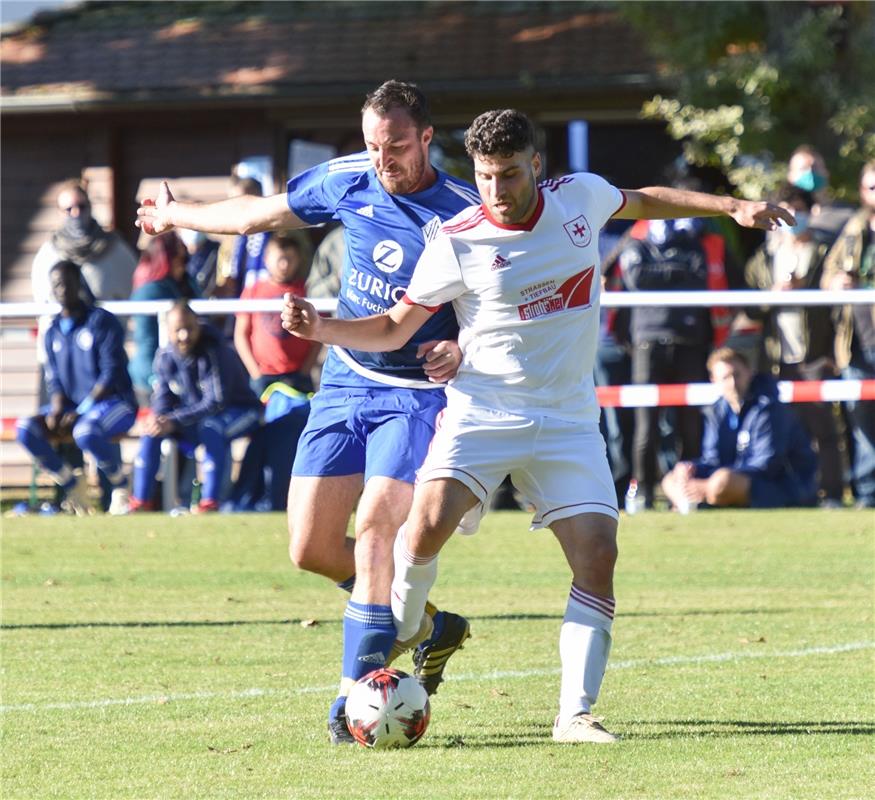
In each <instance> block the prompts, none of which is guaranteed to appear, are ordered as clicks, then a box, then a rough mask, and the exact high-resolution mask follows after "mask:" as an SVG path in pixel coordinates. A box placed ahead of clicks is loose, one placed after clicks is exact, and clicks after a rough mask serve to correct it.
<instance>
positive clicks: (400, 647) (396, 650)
mask: <svg viewBox="0 0 875 800" xmlns="http://www.w3.org/2000/svg"><path fill="white" fill-rule="evenodd" d="M433 631H434V619H432V617H431V615H430V614H428V613H425V614H423V615H422V621H421V622H420V623H419V630H418V631H417V632H416V633H415V634H414V635H413V636H411V637H410V638H409V639H408V640H407V641H406V642H402V641H399V640H398V639H396V640H395V642H394V643H393V644H392V650H391V651H390V652H389V657H388V658H387V659H386V666H387V667H388V666H389V665H390V664H391V663H392V662H393V661H394V660H395V659H396V658H398V656H400V655H402V654H404V653H406V652H407V651H408V650H412V649H413V648H414V647H416V645H418V644H419V643H420V642H424V641H425V640H426V639H428V637H429V636H431V634H432V632H433Z"/></svg>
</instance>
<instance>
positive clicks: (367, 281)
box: [286, 152, 480, 389]
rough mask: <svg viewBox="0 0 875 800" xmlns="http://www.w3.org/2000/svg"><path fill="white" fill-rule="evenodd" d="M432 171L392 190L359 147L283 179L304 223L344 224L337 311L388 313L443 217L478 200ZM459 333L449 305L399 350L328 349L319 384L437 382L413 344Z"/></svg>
mask: <svg viewBox="0 0 875 800" xmlns="http://www.w3.org/2000/svg"><path fill="white" fill-rule="evenodd" d="M435 171H436V172H437V180H436V181H435V182H434V183H433V184H432V185H431V186H429V187H428V188H427V189H425V190H424V191H422V192H416V193H414V194H404V195H400V194H389V193H388V192H387V191H386V190H385V189H384V188H383V186H382V184H381V183H380V181H379V179H378V178H377V176H376V173H375V172H374V169H373V166H372V164H371V161H370V158H369V157H368V154H367V152H362V153H357V154H355V155H351V156H344V157H342V158H335V159H333V160H331V161H327V162H325V163H324V164H320V165H319V166H316V167H313V168H312V169H309V170H307V171H306V172H303V173H301V174H300V175H298V176H296V177H294V178H292V179H291V180H290V181H289V182H288V187H287V192H286V199H287V200H288V204H289V208H290V209H291V210H292V212H293V213H294V214H295V215H296V216H298V217H299V218H300V219H302V220H303V221H304V222H307V223H310V224H312V225H317V224H320V223H324V222H329V221H331V220H340V221H341V222H342V223H343V226H344V238H345V241H346V255H345V257H344V263H343V274H342V278H341V285H340V295H339V296H338V298H337V316H338V317H340V318H342V319H348V318H351V317H367V316H370V315H372V314H382V313H383V312H385V311H388V310H389V309H390V308H391V307H392V306H394V305H395V303H397V302H398V301H399V300H400V299H401V298H402V297H403V296H404V292H405V290H406V289H407V284H408V283H409V282H410V278H411V276H412V275H413V268H414V267H415V266H416V262H417V261H418V260H419V256H420V255H421V254H422V250H423V248H424V247H425V245H426V242H428V241H430V240H431V239H432V238H433V237H434V236H435V235H436V234H437V232H438V231H439V230H440V226H441V223H442V222H444V221H445V220H448V219H450V218H451V217H453V216H455V215H456V214H457V213H458V212H459V211H461V210H462V209H463V208H467V207H468V206H470V205H474V204H477V203H479V202H480V198H479V197H478V195H477V192H476V190H475V189H474V188H473V187H472V186H471V185H470V184H469V183H466V182H465V181H462V180H459V179H458V178H454V177H452V176H451V175H447V174H446V173H444V172H441V171H440V170H435ZM458 332H459V328H458V325H457V324H456V318H455V315H454V313H453V309H452V307H451V306H450V305H449V304H447V305H445V306H444V307H443V308H441V309H440V311H438V312H437V313H435V314H434V315H432V317H431V319H429V320H428V322H426V324H425V325H423V326H422V328H420V329H419V330H418V331H417V332H416V333H415V334H414V336H413V338H412V339H411V340H410V341H409V342H408V343H407V344H406V345H404V347H403V348H401V349H400V350H396V351H394V352H391V353H365V352H362V351H359V350H344V349H341V348H339V347H332V348H331V352H330V353H329V356H328V358H327V360H326V362H325V365H324V367H323V369H322V381H321V384H322V385H323V386H374V385H387V384H388V385H392V386H409V387H411V388H430V389H431V388H439V387H438V386H436V385H435V384H433V383H428V379H427V377H426V375H425V372H424V371H423V369H422V359H419V358H417V357H416V349H417V347H418V345H419V344H420V343H421V342H427V341H429V340H430V339H455V338H456V336H457V335H458Z"/></svg>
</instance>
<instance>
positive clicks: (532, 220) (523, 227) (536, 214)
mask: <svg viewBox="0 0 875 800" xmlns="http://www.w3.org/2000/svg"><path fill="white" fill-rule="evenodd" d="M481 208H482V209H483V213H484V214H486V219H488V220H489V222H490V223H492V224H493V225H495V227H496V228H501V229H502V230H503V231H530V230H532V229H533V228H534V227H535V225H537V224H538V220H539V219H541V214H542V213H543V212H544V193H543V192H542V191H541V190H540V189H538V205H536V206H535V210H534V211H533V212H532V216H531V217H529V219H528V220H526V221H525V222H517V223H514V224H513V225H503V224H502V223H500V222H496V221H495V220H494V219H492V215H491V214H490V213H489V209H488V208H486V206H481Z"/></svg>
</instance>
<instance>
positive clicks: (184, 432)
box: [129, 300, 261, 513]
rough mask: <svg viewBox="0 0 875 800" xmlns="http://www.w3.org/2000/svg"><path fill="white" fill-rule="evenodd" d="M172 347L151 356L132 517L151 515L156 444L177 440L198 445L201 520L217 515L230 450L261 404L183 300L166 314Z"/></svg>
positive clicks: (252, 425)
mask: <svg viewBox="0 0 875 800" xmlns="http://www.w3.org/2000/svg"><path fill="white" fill-rule="evenodd" d="M167 334H168V337H169V338H170V345H169V346H168V347H165V348H163V349H161V350H159V351H158V355H157V356H156V357H155V377H156V386H155V392H154V395H153V399H152V416H151V418H150V419H149V421H148V422H147V423H146V426H145V433H144V435H143V437H142V438H141V439H140V452H139V453H138V455H137V459H136V461H135V463H134V487H133V492H132V495H131V499H130V508H129V510H130V511H151V510H153V509H154V505H153V503H152V495H153V491H154V486H155V476H156V475H157V473H158V466H159V463H160V461H161V441H162V440H163V439H165V438H166V437H168V436H172V437H174V438H177V439H180V440H182V442H183V443H184V444H185V445H186V446H187V447H188V448H189V449H190V450H191V451H193V450H194V448H195V447H196V446H197V445H199V444H202V445H203V446H204V450H205V456H204V464H203V472H204V477H203V494H202V496H201V499H200V502H199V503H198V505H197V511H198V512H200V513H203V512H208V511H218V509H219V501H220V499H221V498H220V491H221V488H222V482H223V479H224V477H225V466H226V464H227V462H228V454H229V450H230V444H231V441H232V440H233V439H237V438H239V437H241V436H248V435H249V434H250V433H251V432H252V431H253V430H255V429H256V428H257V427H258V425H259V423H260V421H261V403H260V402H259V400H258V398H257V397H256V396H255V395H254V394H253V392H252V390H251V389H250V388H249V381H248V379H247V378H248V376H247V375H246V370H245V369H244V368H243V364H242V363H241V362H240V359H239V358H238V357H237V354H236V353H235V352H234V350H233V349H231V347H230V346H229V345H228V344H226V342H225V340H224V339H223V338H222V336H221V334H220V333H219V332H218V331H217V330H215V329H214V328H212V327H211V326H209V325H205V324H201V323H200V322H199V321H198V319H197V317H196V316H195V315H194V312H193V311H192V310H191V309H190V308H189V307H188V304H187V303H186V302H185V301H184V300H178V301H177V302H176V304H175V305H174V306H173V308H171V309H170V311H168V312H167Z"/></svg>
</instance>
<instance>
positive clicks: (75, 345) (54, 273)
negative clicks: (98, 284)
mask: <svg viewBox="0 0 875 800" xmlns="http://www.w3.org/2000/svg"><path fill="white" fill-rule="evenodd" d="M49 282H50V285H51V287H52V291H53V292H54V295H55V298H56V299H57V300H58V302H59V303H60V304H61V313H60V314H58V315H57V316H56V317H55V318H54V320H53V321H52V324H51V326H50V327H49V329H48V331H47V333H46V338H45V346H46V387H47V389H48V393H49V397H50V403H49V405H47V406H44V407H43V408H41V409H40V411H39V413H38V414H37V415H36V416H33V417H28V418H24V419H21V420H19V421H18V441H19V442H20V443H21V445H22V446H23V447H24V448H25V449H26V450H27V451H28V452H29V453H30V454H31V455H32V456H33V457H34V458H35V459H36V460H37V461H38V462H39V463H40V465H41V466H42V468H43V469H45V470H46V471H47V472H49V473H50V474H51V475H52V477H53V478H54V480H55V481H56V482H57V483H58V485H59V486H61V487H63V489H64V490H65V492H66V495H67V503H68V504H69V505H70V507H71V508H72V510H73V511H75V512H76V513H77V514H80V515H81V514H88V513H91V511H92V508H91V503H90V501H89V498H88V487H87V483H86V481H85V477H84V476H83V475H82V474H81V473H78V472H74V470H73V469H72V468H71V467H70V465H69V464H67V463H66V462H65V461H64V460H63V459H62V458H61V456H60V455H59V454H58V453H57V452H56V451H55V449H54V447H53V445H54V444H57V443H59V442H61V441H64V440H65V439H67V438H69V437H70V436H72V438H73V440H74V441H75V442H76V444H77V445H78V446H79V448H80V449H81V450H82V451H83V452H86V453H89V454H91V455H92V456H93V458H94V459H95V460H96V461H97V466H98V467H99V468H100V469H101V470H102V471H103V473H104V474H105V475H106V477H107V479H108V480H109V483H110V486H111V487H112V495H111V501H110V507H109V511H110V513H113V514H115V513H121V512H122V511H123V510H124V509H125V507H126V505H127V489H126V478H125V475H124V470H123V467H122V463H121V458H120V452H119V449H118V447H116V446H115V445H114V444H113V443H112V441H111V440H112V438H113V437H115V436H119V435H120V434H122V433H125V432H126V431H127V430H128V429H129V428H130V427H131V425H133V424H134V420H135V419H136V407H137V403H136V400H135V398H134V392H133V388H132V386H131V379H130V377H129V376H128V358H127V355H126V354H125V349H124V341H125V334H124V330H123V328H122V326H121V324H120V323H119V321H118V320H117V319H116V318H115V316H113V315H112V314H110V313H109V312H108V311H104V310H103V309H102V308H97V307H96V306H94V305H92V303H91V302H86V301H85V299H84V297H85V296H87V295H86V294H84V293H83V292H82V287H83V282H82V275H81V273H80V271H79V267H78V266H77V265H76V264H74V263H73V262H72V261H59V262H58V263H57V264H55V265H54V266H53V267H52V268H51V270H50V272H49Z"/></svg>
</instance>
